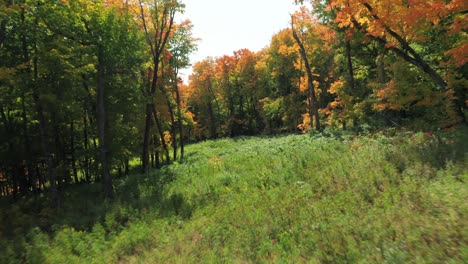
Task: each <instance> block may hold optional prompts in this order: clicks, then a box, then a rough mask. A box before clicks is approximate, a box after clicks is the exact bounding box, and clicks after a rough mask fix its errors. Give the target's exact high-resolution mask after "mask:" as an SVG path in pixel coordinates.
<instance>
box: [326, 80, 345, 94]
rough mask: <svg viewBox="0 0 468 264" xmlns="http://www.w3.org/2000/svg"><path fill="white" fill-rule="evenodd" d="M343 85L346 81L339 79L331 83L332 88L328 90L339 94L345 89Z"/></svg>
mask: <svg viewBox="0 0 468 264" xmlns="http://www.w3.org/2000/svg"><path fill="white" fill-rule="evenodd" d="M343 87H344V81H342V80H338V81H335V82H334V83H332V84H331V85H330V88H328V92H329V93H330V94H335V95H338V94H339V93H340V92H341V91H342V90H343Z"/></svg>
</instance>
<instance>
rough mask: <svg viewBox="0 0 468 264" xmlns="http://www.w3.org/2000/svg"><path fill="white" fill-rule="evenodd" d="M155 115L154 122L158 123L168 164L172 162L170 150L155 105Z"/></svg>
mask: <svg viewBox="0 0 468 264" xmlns="http://www.w3.org/2000/svg"><path fill="white" fill-rule="evenodd" d="M153 117H154V122H155V123H156V127H157V129H158V132H159V137H160V138H161V145H162V147H163V151H164V155H165V156H166V164H169V163H170V162H171V158H170V156H169V150H168V148H167V144H166V140H164V131H163V130H162V126H161V122H160V121H159V116H158V113H157V112H156V108H155V107H154V105H153Z"/></svg>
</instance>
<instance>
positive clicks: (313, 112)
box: [291, 17, 322, 131]
mask: <svg viewBox="0 0 468 264" xmlns="http://www.w3.org/2000/svg"><path fill="white" fill-rule="evenodd" d="M291 30H292V33H293V37H294V40H296V43H297V45H298V46H299V53H300V55H301V57H302V59H303V61H304V65H305V68H306V73H307V85H308V89H309V115H310V120H311V122H312V120H313V119H314V117H315V130H317V131H321V129H322V128H321V125H320V115H319V112H318V105H317V97H316V96H315V90H314V82H313V78H314V76H313V74H312V68H311V67H310V63H309V59H308V58H307V52H306V49H305V47H304V44H303V43H302V41H301V39H300V38H299V36H298V35H297V32H296V30H295V29H294V21H293V17H291Z"/></svg>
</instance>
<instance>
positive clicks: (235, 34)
mask: <svg viewBox="0 0 468 264" xmlns="http://www.w3.org/2000/svg"><path fill="white" fill-rule="evenodd" d="M183 2H184V3H185V4H186V9H185V13H184V15H183V18H184V19H185V18H186V19H190V20H191V21H192V23H193V25H194V29H193V35H194V36H195V37H197V38H200V39H201V40H200V41H199V42H198V52H196V53H195V54H193V55H192V56H191V61H192V64H194V63H195V62H198V61H201V60H203V59H204V58H206V57H208V56H212V57H219V56H222V55H231V54H232V53H233V52H234V51H236V50H239V49H243V48H247V49H249V50H251V51H259V50H261V49H262V48H264V47H265V46H267V45H268V44H269V43H270V40H271V37H272V36H273V35H274V34H275V33H277V32H278V31H280V30H281V29H283V28H286V27H288V26H289V14H290V13H292V12H293V11H294V10H295V9H297V7H295V5H294V4H293V2H294V1H293V0H184V1H183ZM190 73H191V70H190V69H189V70H186V71H184V72H182V74H183V75H185V76H183V77H184V80H187V78H188V75H189V74H190Z"/></svg>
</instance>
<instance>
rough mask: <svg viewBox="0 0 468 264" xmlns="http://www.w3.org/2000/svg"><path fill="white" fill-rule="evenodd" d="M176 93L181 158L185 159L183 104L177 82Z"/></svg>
mask: <svg viewBox="0 0 468 264" xmlns="http://www.w3.org/2000/svg"><path fill="white" fill-rule="evenodd" d="M175 93H176V103H177V125H178V128H179V139H180V144H179V145H180V160H183V159H184V133H183V126H182V125H183V123H182V109H181V108H182V106H181V99H180V92H179V86H178V85H177V83H176V87H175Z"/></svg>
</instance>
